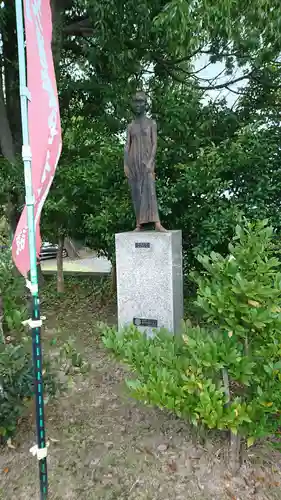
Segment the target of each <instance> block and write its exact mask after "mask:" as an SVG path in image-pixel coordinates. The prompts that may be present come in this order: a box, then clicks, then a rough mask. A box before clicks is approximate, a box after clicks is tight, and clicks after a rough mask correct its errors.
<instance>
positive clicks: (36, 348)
mask: <svg viewBox="0 0 281 500" xmlns="http://www.w3.org/2000/svg"><path fill="white" fill-rule="evenodd" d="M16 20H17V41H18V59H19V80H20V104H21V120H22V139H23V146H22V158H23V163H24V179H25V195H26V206H27V222H28V243H29V257H30V287H29V288H30V291H31V295H32V318H31V320H29V326H30V328H31V330H32V355H33V366H34V395H35V407H36V429H37V446H36V447H35V448H36V450H35V452H34V448H33V449H32V450H33V452H34V454H36V456H37V459H38V463H39V479H40V499H41V500H45V499H46V498H47V497H48V475H47V448H46V437H45V419H44V395H43V376H42V346H41V325H42V319H41V317H40V301H39V293H38V275H37V256H36V235H35V219H34V194H33V187H32V174H31V149H30V144H29V129H28V100H31V98H32V97H31V96H30V93H29V91H28V88H27V85H26V83H27V81H26V59H25V42H24V23H23V4H22V0H16Z"/></svg>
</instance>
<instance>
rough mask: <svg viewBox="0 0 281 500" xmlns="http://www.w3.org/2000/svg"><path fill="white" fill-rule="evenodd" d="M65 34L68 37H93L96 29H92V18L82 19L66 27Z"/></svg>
mask: <svg viewBox="0 0 281 500" xmlns="http://www.w3.org/2000/svg"><path fill="white" fill-rule="evenodd" d="M64 33H65V34H66V35H73V36H75V35H77V36H78V35H80V36H85V37H87V36H93V34H94V29H93V27H92V22H91V19H90V18H86V19H80V20H78V21H75V23H71V24H69V25H68V26H65V27H64Z"/></svg>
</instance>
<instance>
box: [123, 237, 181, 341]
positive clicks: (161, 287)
mask: <svg viewBox="0 0 281 500" xmlns="http://www.w3.org/2000/svg"><path fill="white" fill-rule="evenodd" d="M115 244H116V272H117V300H118V327H119V330H121V329H123V328H124V327H125V326H128V325H130V324H135V325H136V326H137V327H138V328H139V329H140V330H141V331H146V332H147V334H148V335H153V332H154V331H155V330H159V329H160V328H165V329H167V330H169V331H170V332H171V333H177V332H179V330H180V327H181V321H182V319H183V277H182V234H181V231H168V232H166V233H159V232H156V231H141V232H128V233H118V234H116V235H115Z"/></svg>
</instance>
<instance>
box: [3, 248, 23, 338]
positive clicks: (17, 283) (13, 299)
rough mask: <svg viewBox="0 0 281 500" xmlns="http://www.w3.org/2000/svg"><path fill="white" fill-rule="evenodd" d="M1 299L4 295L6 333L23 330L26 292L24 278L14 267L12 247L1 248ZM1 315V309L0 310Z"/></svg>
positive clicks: (4, 328)
mask: <svg viewBox="0 0 281 500" xmlns="http://www.w3.org/2000/svg"><path fill="white" fill-rule="evenodd" d="M0 257H1V258H0V299H1V297H2V308H3V319H2V322H3V325H2V328H3V331H4V334H9V333H11V332H20V331H22V330H23V328H22V321H23V320H25V319H26V315H27V308H26V300H25V299H26V297H27V295H26V293H25V284H24V279H23V278H22V277H21V276H19V275H18V274H17V273H16V271H15V268H14V265H13V262H12V258H11V250H10V248H9V247H8V248H6V249H2V251H1V249H0ZM0 316H1V311H0Z"/></svg>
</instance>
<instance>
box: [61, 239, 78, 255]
mask: <svg viewBox="0 0 281 500" xmlns="http://www.w3.org/2000/svg"><path fill="white" fill-rule="evenodd" d="M64 248H65V249H66V250H67V253H68V256H69V257H70V258H71V259H79V252H78V250H76V248H75V244H74V243H73V241H72V240H71V239H70V238H65V242H64Z"/></svg>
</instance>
